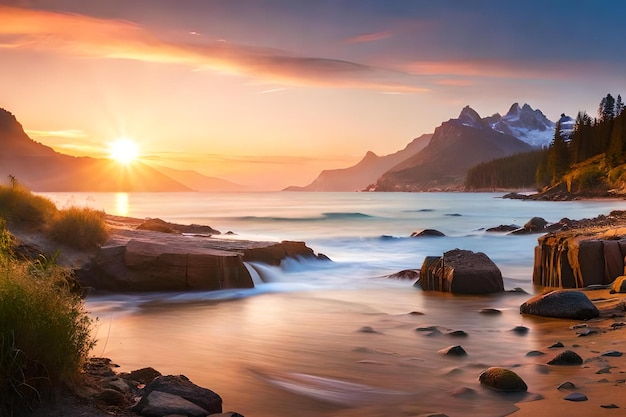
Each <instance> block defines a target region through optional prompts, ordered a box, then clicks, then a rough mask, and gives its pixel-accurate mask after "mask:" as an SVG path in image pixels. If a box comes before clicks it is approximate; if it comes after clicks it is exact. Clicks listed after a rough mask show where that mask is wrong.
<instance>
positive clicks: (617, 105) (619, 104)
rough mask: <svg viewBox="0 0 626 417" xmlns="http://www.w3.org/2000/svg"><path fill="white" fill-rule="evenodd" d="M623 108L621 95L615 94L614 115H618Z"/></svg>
mask: <svg viewBox="0 0 626 417" xmlns="http://www.w3.org/2000/svg"><path fill="white" fill-rule="evenodd" d="M623 110H624V102H623V101H622V96H621V95H620V94H618V95H617V99H616V100H615V117H619V115H620V114H622V111H623Z"/></svg>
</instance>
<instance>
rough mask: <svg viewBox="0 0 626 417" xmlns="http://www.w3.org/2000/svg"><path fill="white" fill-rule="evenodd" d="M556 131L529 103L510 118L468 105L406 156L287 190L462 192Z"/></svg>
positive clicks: (565, 125)
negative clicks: (468, 180) (489, 165)
mask: <svg viewBox="0 0 626 417" xmlns="http://www.w3.org/2000/svg"><path fill="white" fill-rule="evenodd" d="M560 121H561V131H562V132H563V133H565V134H568V133H569V132H571V127H572V123H573V120H572V119H571V118H569V117H568V116H565V115H562V117H561V120H560ZM555 126H556V124H555V123H554V122H552V121H550V120H549V119H548V118H547V117H546V116H545V115H544V114H543V112H541V110H539V109H536V110H535V109H533V108H532V107H530V106H529V105H528V104H524V105H523V106H520V105H519V104H518V103H514V104H513V105H512V106H511V107H510V108H509V111H508V112H507V113H506V114H505V115H504V116H501V115H500V114H498V113H496V114H494V115H492V116H488V117H485V118H482V117H481V116H480V115H479V114H478V113H477V112H476V111H475V110H474V109H472V108H471V107H469V106H466V107H464V108H463V109H462V110H461V113H460V114H459V116H458V117H457V118H456V119H450V120H448V121H447V122H443V123H442V124H441V125H440V126H439V127H437V128H436V129H435V132H434V133H433V134H428V135H422V136H420V137H419V138H417V139H414V140H413V141H412V142H411V143H409V145H407V147H405V148H404V149H403V150H402V151H398V152H395V153H393V154H390V155H386V156H380V157H379V156H376V155H375V154H374V153H373V152H371V151H370V152H368V153H367V154H366V155H365V157H364V158H363V159H362V160H361V161H360V162H359V163H358V164H356V165H354V166H352V167H348V168H344V169H336V170H326V171H322V173H321V174H320V175H319V176H318V177H317V179H315V180H314V181H313V182H312V183H311V184H309V185H307V186H304V187H293V186H292V187H288V188H287V189H286V190H289V191H354V190H367V191H434V190H460V189H462V187H463V183H464V180H465V175H466V174H467V171H468V170H469V169H470V168H471V167H473V166H474V165H477V164H479V163H481V162H486V161H490V160H492V159H495V158H501V157H504V156H509V155H512V154H515V153H520V152H528V151H531V150H532V149H536V148H541V147H544V146H548V145H549V143H550V142H551V141H552V139H553V138H554V129H555ZM568 129H569V130H568ZM416 141H417V142H418V144H419V145H418V144H416ZM399 160H400V161H399ZM373 167H375V169H374V168H373ZM376 173H379V174H378V177H377V178H375V179H374V178H373V177H374V176H375V174H376Z"/></svg>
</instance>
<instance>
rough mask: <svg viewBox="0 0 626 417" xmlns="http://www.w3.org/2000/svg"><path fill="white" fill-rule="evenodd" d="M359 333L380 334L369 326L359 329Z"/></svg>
mask: <svg viewBox="0 0 626 417" xmlns="http://www.w3.org/2000/svg"><path fill="white" fill-rule="evenodd" d="M359 333H380V332H378V331H376V330H374V328H372V327H371V326H363V327H361V328H360V329H359Z"/></svg>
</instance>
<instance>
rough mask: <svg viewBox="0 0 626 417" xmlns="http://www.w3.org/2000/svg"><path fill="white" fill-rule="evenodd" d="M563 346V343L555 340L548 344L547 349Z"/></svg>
mask: <svg viewBox="0 0 626 417" xmlns="http://www.w3.org/2000/svg"><path fill="white" fill-rule="evenodd" d="M562 347H565V345H564V344H563V343H561V342H556V343H554V344H552V345H550V346H548V349H557V348H562Z"/></svg>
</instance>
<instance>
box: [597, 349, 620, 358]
mask: <svg viewBox="0 0 626 417" xmlns="http://www.w3.org/2000/svg"><path fill="white" fill-rule="evenodd" d="M622 355H623V353H622V352H618V351H617V350H609V351H606V352H604V353H603V354H602V356H610V357H613V358H619V357H620V356H622Z"/></svg>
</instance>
